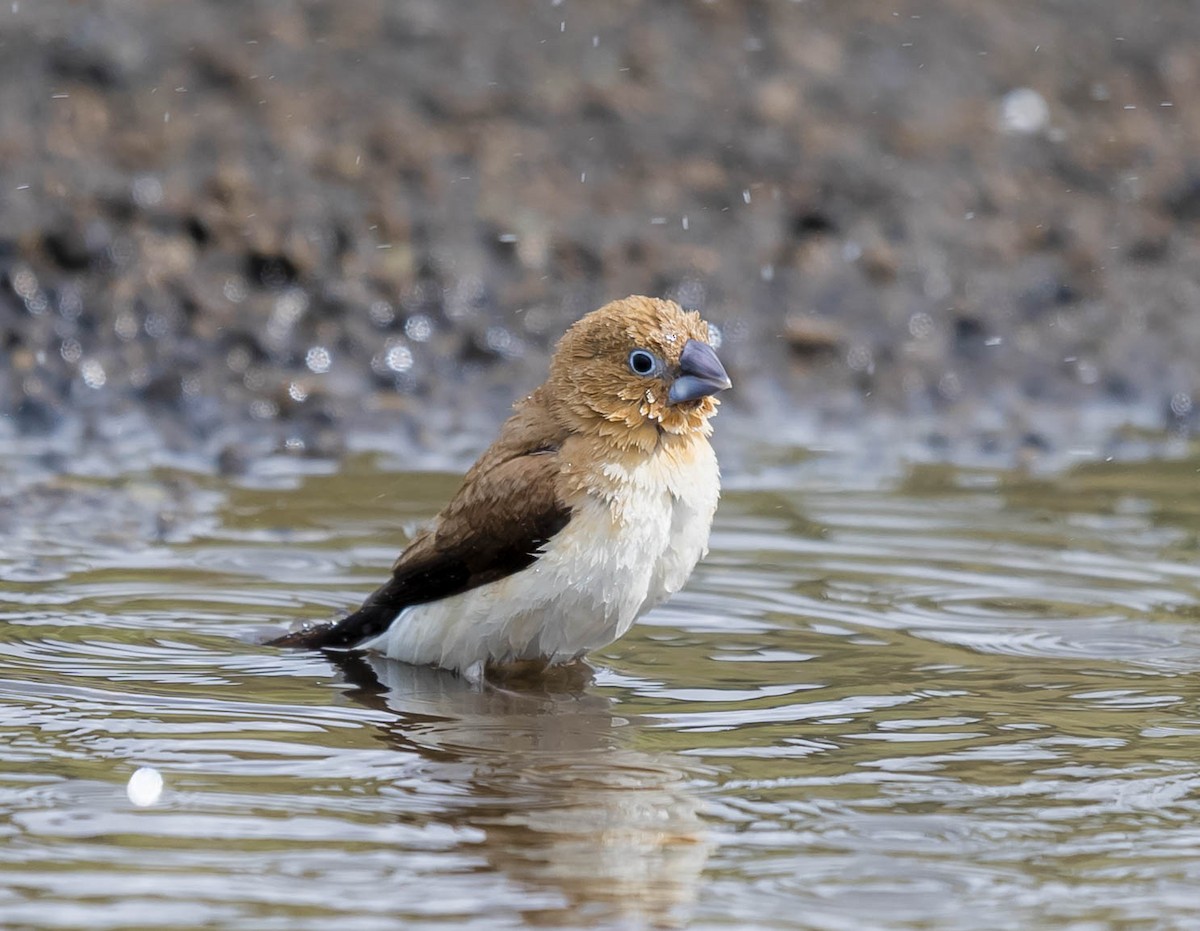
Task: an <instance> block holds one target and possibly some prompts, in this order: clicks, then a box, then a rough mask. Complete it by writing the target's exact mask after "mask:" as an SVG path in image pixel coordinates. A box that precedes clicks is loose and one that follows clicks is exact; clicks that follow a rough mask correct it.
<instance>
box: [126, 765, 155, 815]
mask: <svg viewBox="0 0 1200 931" xmlns="http://www.w3.org/2000/svg"><path fill="white" fill-rule="evenodd" d="M162 791H163V777H162V773H160V772H159V771H158V770H157V769H154V768H153V767H150V766H143V767H141V768H140V769H136V770H134V773H133V775H132V776H130V777H129V782H127V783H126V784H125V794H126V795H128V796H129V801H131V802H133V804H135V805H137V806H138V807H139V808H147V807H148V806H150V805H153V804H155V803H156V802H157V801H158V800H159V798H161V797H162Z"/></svg>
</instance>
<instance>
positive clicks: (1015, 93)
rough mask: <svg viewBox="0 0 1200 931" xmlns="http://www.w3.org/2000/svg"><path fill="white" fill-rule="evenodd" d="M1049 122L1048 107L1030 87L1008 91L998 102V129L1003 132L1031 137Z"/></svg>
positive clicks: (1043, 98) (1041, 97)
mask: <svg viewBox="0 0 1200 931" xmlns="http://www.w3.org/2000/svg"><path fill="white" fill-rule="evenodd" d="M1049 122H1050V105H1049V104H1047V103H1046V98H1045V97H1043V96H1042V95H1041V94H1039V93H1038V92H1037V91H1035V90H1034V89H1033V88H1031V87H1018V88H1017V89H1016V90H1012V91H1009V92H1008V93H1007V94H1005V95H1004V98H1003V99H1002V100H1001V101H1000V128H1001V129H1003V130H1004V131H1005V132H1010V133H1018V134H1020V135H1026V136H1027V135H1031V134H1033V133H1036V132H1040V131H1041V130H1043V129H1045V128H1046V125H1047V124H1048V123H1049Z"/></svg>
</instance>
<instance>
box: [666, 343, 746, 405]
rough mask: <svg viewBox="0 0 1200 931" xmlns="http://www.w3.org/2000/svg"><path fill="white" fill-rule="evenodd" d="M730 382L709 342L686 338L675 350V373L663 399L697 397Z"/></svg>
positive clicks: (727, 386)
mask: <svg viewBox="0 0 1200 931" xmlns="http://www.w3.org/2000/svg"><path fill="white" fill-rule="evenodd" d="M732 385H733V382H731V381H730V380H729V376H728V375H726V374H725V366H723V365H722V364H721V360H720V359H718V358H717V354H716V353H715V352H713V348H712V346H710V345H708V343H704V342H701V341H700V340H698V339H689V340H688V341H687V342H686V343H684V344H683V352H681V353H680V354H679V375H678V376H677V377H676V378H675V380H674V381H673V382H671V390H670V391H669V392H668V393H667V402H668V403H670V404H681V403H683V402H684V401H698V400H700V398H706V397H708V396H709V395H710V394H716V393H717V392H718V391H724V390H725V389H726V388H729V387H731V386H732Z"/></svg>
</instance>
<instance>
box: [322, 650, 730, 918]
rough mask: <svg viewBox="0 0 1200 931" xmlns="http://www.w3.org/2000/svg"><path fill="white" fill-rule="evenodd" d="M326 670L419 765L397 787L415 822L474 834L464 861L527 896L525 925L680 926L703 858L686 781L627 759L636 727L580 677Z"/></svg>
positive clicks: (679, 770) (349, 657)
mask: <svg viewBox="0 0 1200 931" xmlns="http://www.w3.org/2000/svg"><path fill="white" fill-rule="evenodd" d="M330 659H333V660H334V661H335V662H336V663H337V664H338V665H339V666H340V667H341V669H342V671H343V672H344V674H345V676H346V680H347V682H348V683H349V684H350V685H351V686H352V688H351V689H349V690H348V691H347V692H346V695H347V696H348V697H349V698H351V699H353V700H354V701H356V702H358V703H360V704H362V705H365V706H367V707H369V708H372V709H375V710H379V711H386V712H387V713H389V714H390V715H393V716H394V718H393V719H392V720H391V721H390V722H389V723H388V724H386V725H384V726H383V727H382V735H383V739H384V740H386V741H387V743H388V744H389V745H391V746H393V747H395V748H396V749H397V750H402V751H405V752H410V753H411V752H415V753H417V754H419V755H420V756H421V757H422V758H423V759H424V760H425V761H426V763H427V765H426V766H425V767H424V768H423V775H424V779H423V781H422V785H420V786H411V785H410V786H405V791H406V792H413V793H414V794H416V795H417V796H418V798H417V799H414V814H419V815H420V816H421V817H422V818H428V817H429V816H430V814H433V815H434V817H435V818H437V819H438V820H441V819H442V818H443V817H444V818H445V819H446V821H447V822H448V824H449V825H450V826H452V827H455V828H458V829H461V828H473V829H475V830H476V831H478V832H479V833H478V835H476V836H479V837H482V840H481V841H478V842H477V843H478V845H479V846H478V848H475V847H472V848H471V850H470V851H464V852H473V853H482V854H483V856H484V857H485V858H486V860H487V862H488V863H489V864H490V865H491V866H492V867H493V868H494V869H496V870H498V871H500V872H502V873H503V874H504V875H505V876H507V877H508V878H509V879H511V880H513V881H514V882H516V883H518V884H519V885H520V887H521V888H522V889H524V890H527V891H528V893H529V899H530V902H531V903H536V906H535V907H533V908H531V910H529V911H526V912H525V914H524V917H525V918H526V920H528V921H529V922H530V923H531V924H535V925H538V924H554V925H560V924H563V923H564V922H565V923H568V924H571V925H586V924H590V923H608V922H612V921H613V920H617V921H620V922H622V923H624V922H630V921H632V922H633V923H634V924H635V925H636V926H650V927H679V926H682V925H684V924H686V923H687V920H688V916H689V914H690V912H691V908H692V905H693V903H694V901H695V898H696V893H697V888H698V884H699V879H700V875H701V872H702V871H703V869H704V865H705V863H706V861H707V859H708V854H709V851H710V848H711V840H710V838H709V835H708V831H707V828H706V826H705V824H704V822H703V821H702V820H701V818H700V802H699V800H698V799H697V798H696V797H695V796H694V795H693V794H692V793H691V792H690V791H689V789H688V783H689V781H690V780H692V779H695V778H696V777H697V776H698V775H699V774H698V772H697V767H693V766H690V765H689V766H687V767H686V768H685V766H684V764H683V763H682V761H680V760H679V759H676V758H673V757H671V756H669V755H667V754H652V753H647V752H644V751H640V750H636V749H633V748H631V747H630V746H628V744H629V743H630V741H631V739H632V737H633V735H634V734H635V733H636V732H637V730H638V728H639V723H638V722H637V721H636V720H635V719H633V718H630V717H628V716H621V715H619V714H615V713H614V712H613V709H612V703H611V701H610V700H609V699H606V698H604V697H602V696H599V695H595V694H591V693H589V692H588V691H587V690H586V688H585V686H586V685H587V684H588V682H589V680H590V676H591V670H590V668H589V667H587V666H584V665H582V664H581V665H580V666H578V667H571V668H569V669H568V670H567V671H565V672H564V673H563V674H562V675H561V676H560V677H558V678H557V679H556V680H552V681H546V680H544V679H541V680H530V681H520V680H517V681H506V682H505V683H504V684H503V685H502V686H500V685H496V684H494V683H491V684H484V685H482V686H480V685H476V684H472V683H470V682H468V681H466V680H465V679H463V678H462V677H460V676H456V675H454V674H452V673H448V672H445V671H444V670H439V669H434V668H432V667H418V666H410V665H408V664H405V663H399V662H396V661H394V660H388V659H385V658H382V657H379V656H374V655H363V654H354V653H351V654H340V655H334V654H330ZM431 801H432V802H434V803H436V804H435V806H434V809H433V811H431V808H430V802H431ZM535 893H537V894H535ZM547 893H549V895H547Z"/></svg>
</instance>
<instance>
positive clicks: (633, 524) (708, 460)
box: [273, 297, 730, 677]
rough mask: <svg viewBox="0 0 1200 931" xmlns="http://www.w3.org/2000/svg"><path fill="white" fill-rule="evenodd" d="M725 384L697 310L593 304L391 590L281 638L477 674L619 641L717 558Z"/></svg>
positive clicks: (401, 563)
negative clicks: (714, 539)
mask: <svg viewBox="0 0 1200 931" xmlns="http://www.w3.org/2000/svg"><path fill="white" fill-rule="evenodd" d="M728 387H730V381H729V377H728V376H727V375H726V374H725V369H724V367H723V366H722V365H721V362H720V360H719V359H718V358H717V354H716V353H715V352H714V351H713V349H712V347H711V346H709V344H708V325H707V324H705V323H704V321H702V320H701V319H700V315H699V314H697V313H694V312H693V313H687V312H685V311H683V310H682V309H681V308H680V307H679V305H678V304H675V303H673V302H671V301H664V300H657V299H655V298H649V297H628V298H625V299H624V300H621V301H614V302H612V303H611V304H607V305H606V306H604V307H602V308H600V309H599V310H597V311H593V312H592V313H590V314H588V315H587V316H585V317H583V318H582V319H580V320H579V321H578V322H576V323H575V324H574V325H573V326H571V327H570V329H568V330H567V332H566V333H565V334H564V336H563V337H562V339H561V340H560V341H559V344H558V346H557V348H556V350H555V353H554V358H553V360H552V361H551V363H550V375H549V377H548V378H547V379H546V382H545V383H544V384H543V385H542V386H541V387H539V388H538V389H537V390H535V391H534V392H533V393H532V394H531V395H529V396H528V397H527V398H525V399H524V400H521V401H519V402H517V404H516V406H515V413H513V415H512V416H511V417H510V418H509V419H508V421H507V422H506V423H505V424H504V426H503V427H502V428H501V430H500V436H499V437H498V438H497V439H496V441H495V442H494V443H493V444H492V445H491V446H490V447H489V448H488V449H487V451H486V452H484V454H483V455H482V456H480V457H479V461H478V462H476V463H475V465H474V466H472V467H471V470H470V471H469V472H468V473H467V476H466V478H465V479H464V481H463V484H462V487H461V488H460V489H459V490H458V493H457V494H455V496H454V497H453V498H452V499H451V501H450V503H449V504H447V505H446V507H445V508H443V509H442V511H441V513H440V514H438V516H437V518H436V519H435V520H434V522H433V525H432V526H431V527H429V528H428V529H426V530H424V531H422V532H421V533H419V534H418V535H417V536H416V537H415V538H414V539H413V541H412V543H410V544H409V546H408V548H407V549H405V550H404V552H403V553H401V554H400V557H399V558H398V559H397V560H396V563H395V565H394V566H393V567H392V578H391V580H390V581H389V582H387V583H386V584H385V585H383V586H382V587H381V588H379V589H378V590H377V591H375V592H374V593H373V594H372V595H371V596H370V597H368V598H367V600H366V601H365V602H363V605H362V607H361V608H359V609H358V610H357V611H355V612H354V613H353V614H351V615H350V616H349V617H347V618H345V619H344V620H342V621H340V622H338V623H336V624H325V625H320V626H316V627H311V628H308V629H305V630H300V631H297V632H295V633H292V634H288V635H286V636H284V637H281V638H279V639H278V640H275V641H273V642H274V643H275V644H276V645H278V646H297V647H319V648H333V649H368V650H375V651H378V652H380V653H384V654H386V655H387V656H390V657H392V658H394V659H399V660H403V661H405V662H408V663H414V664H419V665H434V666H442V667H444V668H446V669H453V670H456V671H458V672H461V673H465V674H467V675H468V676H471V677H479V676H480V675H482V673H483V671H484V669H485V668H489V667H493V666H504V665H507V664H510V663H519V662H524V661H538V662H544V663H546V664H557V663H564V662H570V661H572V660H575V659H578V658H580V657H582V656H583V655H584V654H585V653H587V652H588V651H589V650H594V649H597V648H599V647H602V646H605V645H606V644H609V643H612V642H613V641H614V640H616V639H617V638H618V637H620V636H621V635H622V634H624V633H625V631H627V630H628V629H629V627H630V625H631V624H633V622H634V621H635V620H636V619H637V618H638V617H639V616H641V615H642V614H644V613H645V612H646V611H648V610H650V609H651V608H653V607H654V606H655V605H657V604H659V603H661V602H662V601H663V600H664V599H666V598H667V597H668V596H669V595H671V594H673V593H674V592H676V591H678V590H679V589H680V588H681V587H682V586H683V584H684V582H685V581H687V578H688V576H689V575H690V574H691V572H692V569H693V568H694V567H695V565H696V563H697V562H698V561H699V559H700V558H701V557H702V556H703V555H704V554H705V553H706V552H707V551H708V534H709V528H710V527H711V525H712V518H713V513H714V512H715V511H716V507H717V498H718V497H719V494H720V474H719V471H718V468H717V459H716V456H715V455H714V453H713V450H712V446H710V445H709V442H708V437H709V435H710V434H711V433H712V425H711V424H710V423H709V418H711V417H712V416H713V414H714V413H716V409H717V400H716V398H714V397H713V395H715V394H716V393H717V392H718V391H722V390H724V389H726V388H728Z"/></svg>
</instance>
